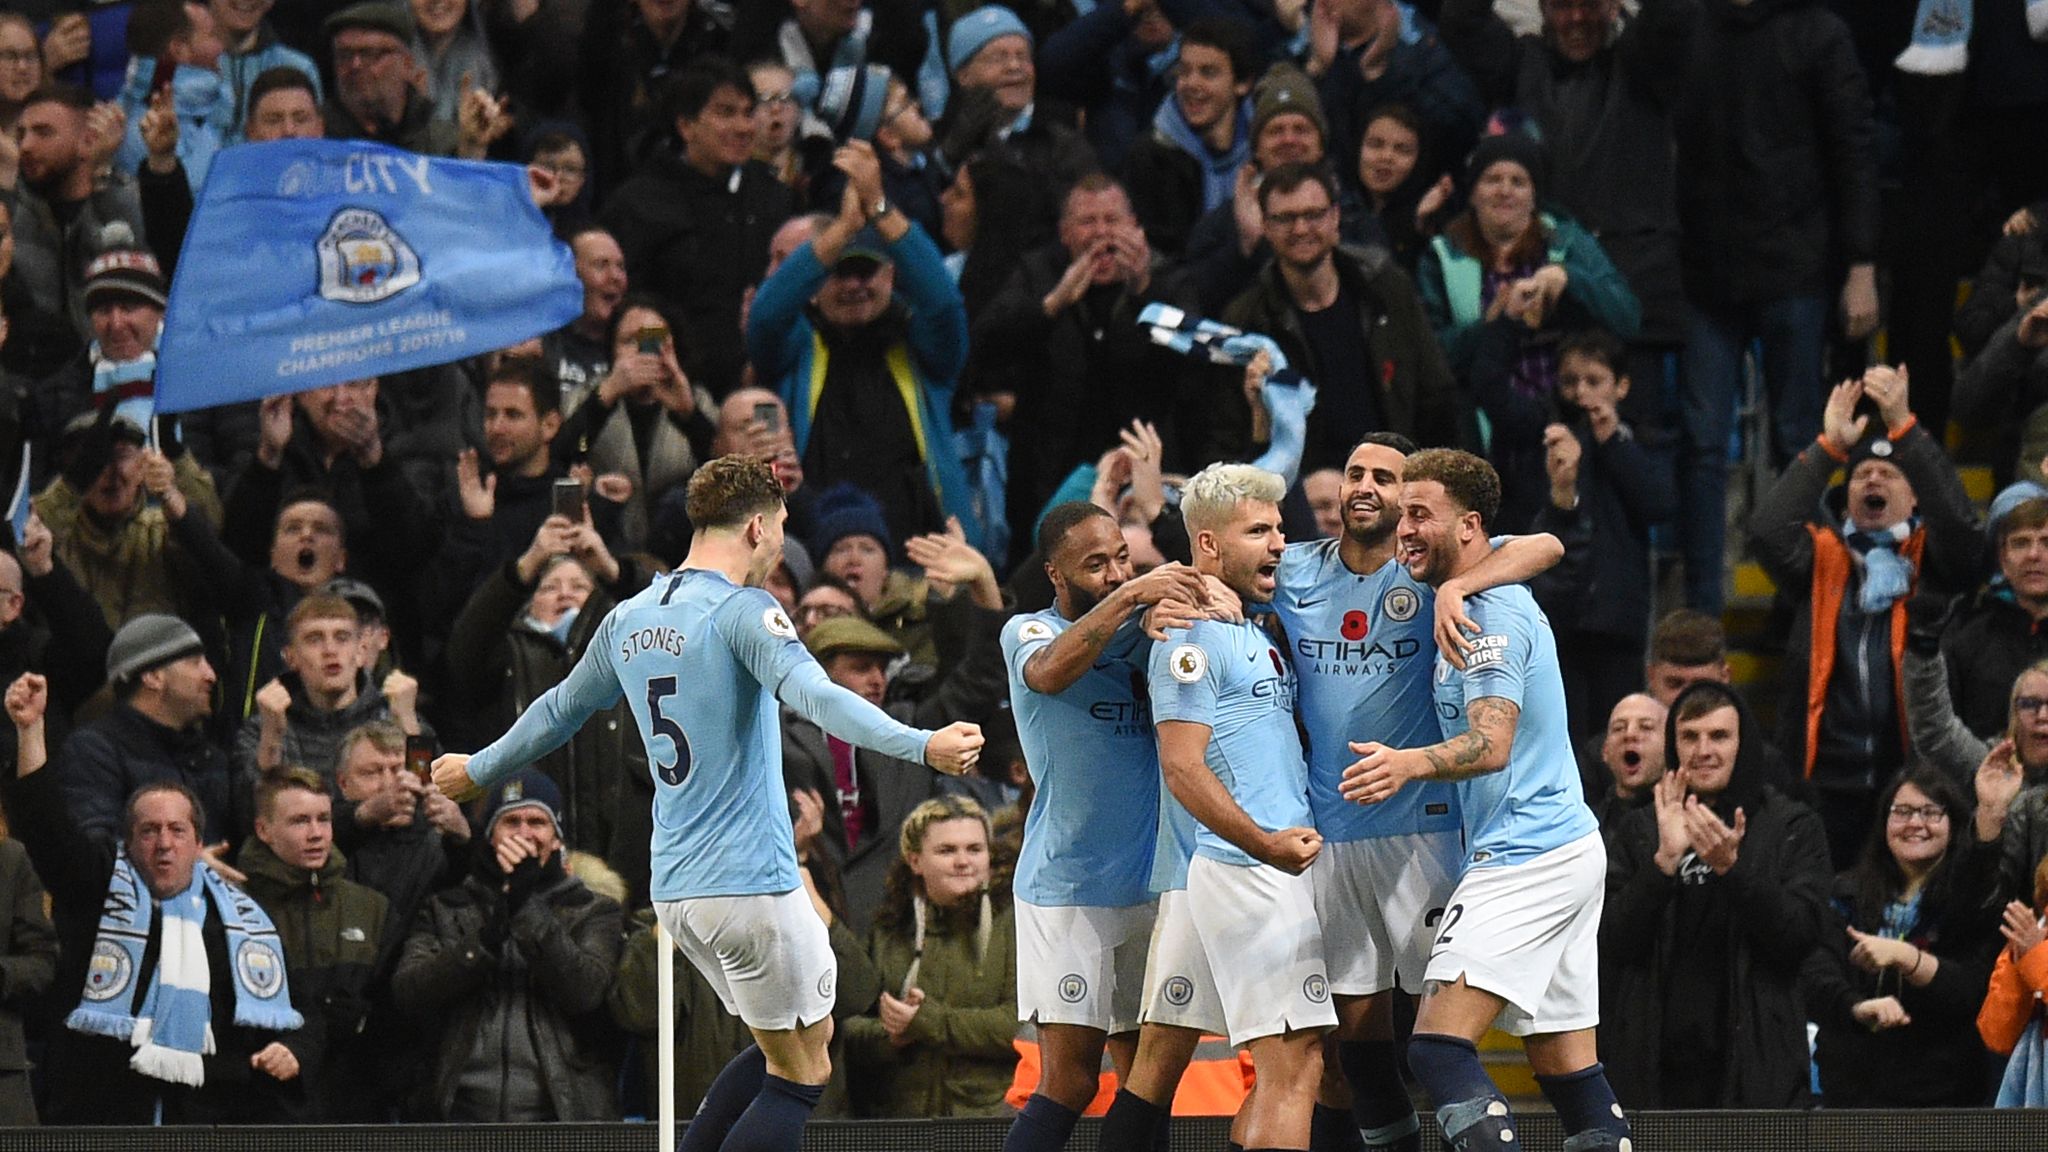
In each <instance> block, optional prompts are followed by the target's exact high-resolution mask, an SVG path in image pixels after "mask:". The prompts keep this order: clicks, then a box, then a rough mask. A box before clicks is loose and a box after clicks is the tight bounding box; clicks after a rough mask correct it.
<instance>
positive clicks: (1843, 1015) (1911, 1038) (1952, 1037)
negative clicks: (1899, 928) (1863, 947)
mask: <svg viewBox="0 0 2048 1152" xmlns="http://www.w3.org/2000/svg"><path fill="white" fill-rule="evenodd" d="M1950 843H1951V849H1950V850H1951V851H1968V852H1969V856H1968V858H1966V859H1964V860H1962V861H1959V862H1958V863H1957V867H1958V868H1959V869H1961V871H1960V873H1959V874H1958V875H1957V876H1956V877H1955V879H1954V881H1953V888H1952V893H1953V894H1952V897H1951V899H1950V901H1949V903H1948V905H1947V906H1946V907H1943V908H1931V907H1929V906H1928V903H1927V901H1928V899H1929V898H1928V897H1927V896H1924V895H1923V896H1922V897H1921V900H1922V906H1921V914H1920V917H1919V919H1918V921H1917V923H1915V924H1914V926H1913V927H1912V928H1911V929H1910V930H1909V931H1908V933H1907V935H1906V936H1905V937H1904V938H1905V939H1906V941H1907V942H1909V943H1911V944H1912V945H1913V946H1914V947H1916V948H1919V949H1920V950H1921V951H1923V952H1925V953H1926V954H1927V955H1928V957H1929V958H1930V959H1931V960H1932V961H1933V962H1934V963H1935V965H1936V967H1935V972H1934V979H1933V980H1932V981H1931V982H1930V983H1929V984H1928V985H1927V986H1926V987H1925V988H1920V987H1916V986H1915V985H1914V984H1913V983H1912V982H1911V981H1908V980H1906V979H1904V978H1903V976H1902V974H1900V973H1897V972H1889V973H1884V974H1881V975H1877V974H1872V973H1868V972H1864V971H1862V970H1861V969H1858V968H1856V967H1855V966H1853V965H1851V964H1850V963H1849V947H1850V943H1851V942H1850V940H1849V935H1848V931H1847V929H1848V928H1850V927H1854V928H1856V929H1857V930H1858V931H1861V932H1869V933H1873V934H1879V929H1880V928H1881V927H1882V925H1881V924H1879V923H1877V922H1876V921H1875V918H1874V917H1873V918H1863V919H1859V918H1857V917H1856V916H1855V889H1854V887H1853V884H1852V883H1851V881H1850V877H1849V876H1848V875H1846V874H1845V875H1844V876H1843V877H1842V878H1841V880H1840V881H1839V882H1838V883H1837V885H1836V891H1835V899H1834V901H1833V903H1832V905H1831V907H1830V913H1831V914H1830V915H1829V916H1828V918H1827V924H1826V926H1825V927H1824V928H1823V929H1822V930H1821V935H1820V947H1818V948H1815V949H1814V950H1813V954H1812V955H1811V956H1810V957H1809V958H1808V960H1807V962H1806V972H1805V977H1804V980H1803V992H1804V994H1805V997H1806V1009H1807V1014H1808V1015H1810V1016H1811V1017H1812V1018H1813V1019H1814V1021H1815V1022H1816V1023H1817V1024H1818V1025H1819V1026H1820V1036H1819V1040H1818V1042H1817V1045H1816V1052H1815V1058H1816V1061H1817V1063H1818V1064H1819V1065H1820V1091H1821V1099H1822V1101H1823V1103H1825V1104H1826V1106H1827V1107H1829V1108H1973V1107H1977V1106H1979V1105H1981V1104H1983V1102H1984V1051H1983V1048H1982V1046H1981V1045H1980V1043H1979V1042H1978V1039H1977V1032H1976V1029H1975V1027H1974V1026H1973V1023H1974V1021H1975V1020H1976V1017H1977V1009H1978V1008H1979V1006H1980V1005H1982V1004H1983V1002H1984V986H1985V983H1986V982H1987V981H1988V980H1989V979H1990V976H1991V965H1992V958H1993V956H1994V954H1995V953H1997V952H1998V950H1999V945H2000V944H2001V943H2002V941H2001V940H2000V938H1999V935H1998V920H1999V909H2000V905H1997V904H1994V903H1992V902H1991V901H1990V899H1989V896H1990V893H1991V891H1992V882H1993V879H1994V876H1993V874H1994V873H1995V872H1996V870H1997V867H1998V853H1997V849H1995V848H1992V847H1988V846H1987V847H1979V846H1978V845H1976V844H1974V843H1970V844H1969V845H1968V847H1967V849H1966V848H1963V847H1962V845H1963V844H1964V843H1967V840H1966V838H1965V837H1964V836H1962V835H1960V834H1958V835H1957V836H1956V838H1955V839H1954V840H1952V841H1951V842H1950ZM1879 996H1896V997H1897V998H1898V1000H1899V1004H1900V1006H1901V1007H1903V1008H1905V1010H1906V1014H1907V1015H1908V1016H1910V1017H1912V1023H1910V1024H1907V1025H1905V1026H1903V1027H1899V1028H1888V1029H1885V1030H1883V1031H1881V1032H1873V1031H1871V1030H1870V1029H1869V1028H1868V1027H1866V1026H1864V1025H1863V1024H1862V1023H1860V1022H1858V1021H1857V1020H1856V1019H1855V1017H1854V1016H1853V1015H1852V1012H1853V1010H1854V1009H1855V1007H1856V1005H1857V1004H1858V1003H1860V1002H1862V1001H1864V1000H1870V999H1874V998H1876V997H1879Z"/></svg>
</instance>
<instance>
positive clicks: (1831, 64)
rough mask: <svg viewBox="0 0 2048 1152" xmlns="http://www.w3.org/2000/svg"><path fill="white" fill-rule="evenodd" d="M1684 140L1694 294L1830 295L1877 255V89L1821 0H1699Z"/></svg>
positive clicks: (1679, 116) (1681, 202)
mask: <svg viewBox="0 0 2048 1152" xmlns="http://www.w3.org/2000/svg"><path fill="white" fill-rule="evenodd" d="M1705 8H1706V16H1705V19H1704V20H1702V21H1701V23H1700V27H1699V32H1698V35H1697V36H1695V37H1694V41H1693V52H1692V54H1691V60H1690V69H1689V72H1688V73H1687V75H1686V77H1685V82H1684V86H1683V89H1682V90H1683V92H1684V93H1685V98H1684V99H1682V100H1681V101H1680V102H1679V105H1678V108H1677V112H1676V115H1675V117H1674V120H1673V125H1672V127H1673V133H1674V136H1675V138H1676V140H1677V144H1678V216H1679V220H1680V222H1681V226H1682V228H1683V241H1682V245H1681V248H1680V261H1681V264H1682V266H1683V268H1684V271H1685V288H1686V295H1687V297H1688V298H1689V299H1690V300H1691V301H1692V302H1693V303H1694V304H1697V305H1701V306H1707V307H1723V308H1725V307H1734V306H1740V305H1748V304H1757V303H1762V302H1765V301H1770V300H1782V299H1786V298H1788V297H1793V296H1822V297H1825V298H1827V299H1833V298H1834V295H1835V293H1836V292H1838V291H1839V290H1840V287H1841V281H1840V274H1841V271H1842V269H1844V268H1846V267H1847V266H1849V265H1851V264H1863V263H1869V262H1871V261H1873V260H1874V259H1875V258H1876V255H1877V237H1878V198H1877V157H1876V147H1875V142H1874V134H1875V129H1874V127H1873V124H1872V121H1871V105H1870V91H1869V86H1868V85H1867V84H1866V83H1865V82H1864V78H1863V69H1862V67H1861V65H1859V64H1858V63H1857V60H1856V49H1855V45H1854V44H1852V43H1851V41H1850V38H1849V30H1848V29H1847V28H1846V27H1845V26H1844V25H1843V24H1842V21H1841V18H1840V17H1838V16H1836V15H1835V14H1834V13H1832V12H1830V11H1828V9H1827V6H1826V5H1825V4H1823V3H1821V2H1820V0H1754V2H1753V3H1748V4H1740V3H1736V2H1735V0H1705Z"/></svg>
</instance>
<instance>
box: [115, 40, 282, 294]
mask: <svg viewBox="0 0 2048 1152" xmlns="http://www.w3.org/2000/svg"><path fill="white" fill-rule="evenodd" d="M272 68H291V69H294V70H296V71H298V72H302V73H304V74H305V76H306V79H308V80H311V81H312V82H313V99H314V101H315V102H318V101H319V100H321V99H322V96H321V92H320V68H319V66H318V65H316V64H314V63H313V58H312V57H310V56H308V55H306V54H305V53H303V52H300V51H297V50H296V49H292V48H287V47H285V46H284V44H283V43H282V42H280V41H279V40H278V38H277V33H275V32H273V31H272V30H271V28H270V25H269V23H268V22H267V21H266V22H265V23H263V24H260V25H258V26H257V28H256V43H255V44H254V45H253V46H252V47H251V48H250V49H249V50H248V51H247V52H222V53H221V54H220V78H221V82H222V85H223V86H224V87H225V88H226V89H227V90H228V92H229V93H230V95H232V97H233V99H234V113H233V115H232V116H230V117H229V119H228V121H227V123H226V124H225V125H224V126H223V130H222V134H221V143H222V144H223V145H227V144H239V143H241V142H242V141H243V140H245V139H247V138H248V135H249V90H250V89H251V88H254V87H255V86H256V78H257V77H258V76H261V75H263V74H264V73H265V72H268V71H270V70H271V69H272ZM129 122H130V123H131V124H132V123H134V120H133V119H132V118H131V119H130V121H129ZM192 188H193V190H194V191H195V192H196V191H198V188H199V182H198V181H193V183H192ZM170 271H171V270H170V266H169V265H165V266H164V274H165V275H166V276H168V275H170Z"/></svg>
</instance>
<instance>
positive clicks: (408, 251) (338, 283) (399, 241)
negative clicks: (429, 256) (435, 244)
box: [316, 208, 420, 304]
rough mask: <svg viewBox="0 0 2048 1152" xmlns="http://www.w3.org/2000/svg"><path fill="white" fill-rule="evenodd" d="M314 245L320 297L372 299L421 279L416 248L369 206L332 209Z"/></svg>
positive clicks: (372, 301)
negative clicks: (317, 256)
mask: <svg viewBox="0 0 2048 1152" xmlns="http://www.w3.org/2000/svg"><path fill="white" fill-rule="evenodd" d="M316 247H317V248H318V250H319V253H320V295H321V297H322V298H323V299H327V300H333V301H336V302H339V303H342V304H375V303H377V302H378V301H379V300H389V299H390V298H391V297H393V296H396V295H398V294H399V293H400V292H403V291H405V290H406V289H407V288H410V287H412V286H413V285H415V284H417V283H419V282H420V257H419V253H417V252H415V251H413V248H412V245H410V244H408V243H406V242H405V237H403V236H400V235H399V234H398V233H397V232H396V231H394V230H393V229H392V227H391V225H390V224H388V223H386V222H385V220H384V217H383V216H381V215H379V214H378V213H376V212H373V211H371V210H370V209H368V208H344V209H342V210H341V211H340V212H337V213H335V214H334V219H333V220H330V221H328V224H327V231H325V232H323V233H321V235H320V241H319V243H318V245H317V246H316Z"/></svg>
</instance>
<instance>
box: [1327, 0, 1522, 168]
mask: <svg viewBox="0 0 2048 1152" xmlns="http://www.w3.org/2000/svg"><path fill="white" fill-rule="evenodd" d="M1364 54H1365V46H1364V45H1360V46H1359V47H1356V48H1339V49H1338V51H1337V55H1336V58H1335V59H1333V60H1331V61H1330V67H1329V70H1328V71H1326V72H1324V73H1323V75H1322V77H1321V78H1320V79H1319V80H1318V81H1317V82H1316V94H1317V96H1319V97H1320V98H1321V100H1322V104H1323V114H1324V115H1325V116H1326V117H1328V119H1329V123H1330V131H1329V134H1328V136H1327V137H1326V140H1327V146H1326V147H1325V148H1324V149H1323V152H1324V155H1325V156H1328V157H1330V158H1331V159H1332V160H1333V161H1335V160H1337V159H1338V158H1340V157H1341V158H1343V161H1344V162H1342V163H1334V164H1333V165H1332V166H1333V167H1335V168H1336V169H1337V174H1338V179H1340V180H1342V181H1343V182H1344V183H1345V184H1346V185H1348V186H1350V187H1353V188H1356V187H1357V186H1358V165H1357V164H1356V163H1355V158H1356V157H1357V156H1358V150H1359V146H1360V145H1361V144H1363V143H1364V141H1365V130H1366V128H1367V127H1368V126H1369V124H1370V122H1371V117H1372V113H1373V110H1374V109H1376V108H1378V107H1380V106H1381V105H1382V104H1393V103H1401V104H1406V105H1407V106H1408V107H1409V108H1410V109H1412V110H1413V111H1414V112H1415V115H1416V116H1417V117H1418V118H1419V119H1420V120H1421V121H1422V136H1423V139H1422V151H1423V152H1424V154H1426V155H1430V156H1439V157H1445V158H1451V157H1463V156H1464V155H1465V154H1466V153H1467V152H1470V151H1471V150H1472V142H1473V141H1474V140H1476V139H1477V138H1478V136H1479V129H1480V126H1481V125H1482V124H1484V123H1485V121H1486V103H1485V101H1484V100H1482V99H1481V98H1480V95H1479V89H1478V87H1477V86H1476V85H1474V84H1473V83H1472V78H1471V77H1470V76H1468V75H1467V74H1466V72H1465V70H1464V69H1463V68H1460V67H1459V66H1458V62H1457V61H1456V60H1454V59H1453V58H1452V57H1451V53H1450V50H1449V49H1448V48H1446V47H1445V46H1444V42H1443V40H1442V39H1441V38H1439V36H1438V35H1437V30H1436V28H1435V27H1434V26H1433V25H1431V24H1430V23H1429V21H1428V20H1426V19H1424V18H1423V17H1422V16H1420V15H1418V14H1416V13H1414V12H1404V13H1403V19H1402V21H1401V30H1400V34H1399V39H1398V41H1397V42H1396V43H1395V45H1394V48H1393V51H1391V52H1390V53H1388V54H1387V56H1386V58H1385V65H1386V69H1385V71H1383V72H1382V73H1381V74H1380V76H1379V78H1378V79H1377V80H1370V81H1368V80H1366V79H1365V77H1364V76H1362V75H1361V74H1360V73H1359V70H1358V61H1359V58H1360V57H1362V56H1363V55H1364Z"/></svg>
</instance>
